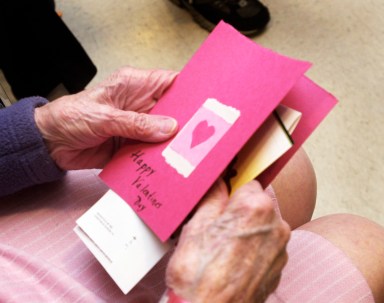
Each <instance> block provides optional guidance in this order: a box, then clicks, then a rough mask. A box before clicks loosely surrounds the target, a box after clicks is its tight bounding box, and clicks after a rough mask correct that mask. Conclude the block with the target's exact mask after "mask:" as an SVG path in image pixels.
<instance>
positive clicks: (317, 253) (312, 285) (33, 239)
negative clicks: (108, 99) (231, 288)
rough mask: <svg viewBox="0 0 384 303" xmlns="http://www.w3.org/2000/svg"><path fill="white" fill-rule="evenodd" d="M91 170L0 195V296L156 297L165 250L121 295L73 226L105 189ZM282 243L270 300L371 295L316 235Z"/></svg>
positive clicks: (143, 301)
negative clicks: (282, 262) (285, 255)
mask: <svg viewBox="0 0 384 303" xmlns="http://www.w3.org/2000/svg"><path fill="white" fill-rule="evenodd" d="M97 174H98V171H96V170H87V171H76V172H69V173H68V175H67V176H66V177H65V178H64V180H62V181H59V182H55V183H52V184H46V185H42V186H36V187H34V188H32V189H28V190H25V191H23V192H20V193H18V194H15V195H12V196H9V197H6V198H0V302H138V303H150V302H158V300H159V298H160V297H161V295H162V294H163V292H164V290H165V285H164V269H165V266H166V263H167V260H168V257H169V256H166V257H165V258H164V259H163V260H162V261H161V262H160V263H159V264H157V265H156V267H155V268H154V269H153V270H152V271H151V272H150V273H149V274H148V275H147V276H146V277H145V278H144V279H143V281H142V282H141V283H140V284H139V285H137V286H136V287H135V288H134V290H133V291H131V292H130V293H129V294H128V295H127V296H124V295H123V294H122V293H121V292H120V290H119V289H118V287H117V286H116V285H115V284H114V282H113V281H112V279H111V278H110V277H109V276H108V274H107V273H106V272H105V271H104V270H103V268H102V267H101V266H100V265H99V263H98V262H97V261H96V259H95V258H94V257H93V256H92V255H91V253H90V252H89V251H88V250H87V248H86V247H85V246H84V245H83V244H82V242H81V241H80V240H79V239H78V237H77V236H76V235H75V233H74V232H73V227H74V226H75V221H76V219H77V218H78V217H79V216H81V214H82V213H84V212H85V211H86V210H87V209H88V208H89V207H90V206H91V205H93V204H94V203H95V202H96V201H97V200H98V199H99V198H100V197H101V196H102V195H103V194H104V193H105V192H106V190H107V188H106V187H105V185H104V184H103V183H102V182H101V181H100V180H99V179H98V177H97ZM320 247H321V249H319V248H320ZM288 249H289V255H290V259H289V263H288V265H287V267H286V269H285V270H284V273H283V277H282V283H281V284H280V286H279V288H278V290H277V292H276V293H275V294H274V295H273V296H271V297H270V298H269V301H268V302H269V303H270V302H322V303H323V302H373V299H372V295H371V293H370V290H369V288H368V287H367V285H366V282H365V280H364V278H363V277H362V276H361V274H360V273H359V272H358V271H357V270H356V269H355V268H354V267H353V265H352V264H351V263H350V262H349V260H348V259H347V258H346V257H345V256H344V255H343V254H342V253H341V252H340V251H338V250H337V249H336V248H335V247H334V246H332V245H331V244H330V243H328V242H327V241H325V240H324V239H322V238H321V237H318V236H316V235H314V234H312V233H308V232H302V231H296V232H294V233H293V237H292V240H291V241H290V244H289V247H288ZM330 252H332V253H331V254H330ZM319 266H320V267H319ZM324 268H327V273H325V272H324V271H322V270H321V269H324ZM304 289H305V291H304ZM335 289H336V291H335Z"/></svg>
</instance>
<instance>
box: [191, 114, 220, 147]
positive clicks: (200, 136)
mask: <svg viewBox="0 0 384 303" xmlns="http://www.w3.org/2000/svg"><path fill="white" fill-rule="evenodd" d="M214 133H215V127H214V126H212V125H211V126H209V125H208V122H207V120H204V121H201V122H200V123H199V124H197V125H196V127H195V129H194V130H193V132H192V142H191V148H194V147H195V146H197V145H199V144H201V143H203V142H205V141H207V140H208V139H209V138H210V137H212V136H213V134H214Z"/></svg>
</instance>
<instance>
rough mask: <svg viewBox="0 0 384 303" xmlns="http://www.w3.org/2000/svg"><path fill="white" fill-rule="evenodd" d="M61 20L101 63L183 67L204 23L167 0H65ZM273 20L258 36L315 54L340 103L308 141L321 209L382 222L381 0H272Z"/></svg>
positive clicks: (317, 76) (103, 71) (287, 49)
mask: <svg viewBox="0 0 384 303" xmlns="http://www.w3.org/2000/svg"><path fill="white" fill-rule="evenodd" d="M56 3H57V8H58V9H59V10H61V11H62V12H63V20H64V21H65V23H66V24H67V26H68V27H69V28H70V29H71V30H72V31H73V33H74V34H75V35H76V36H77V38H78V39H79V40H80V41H81V43H82V44H83V46H84V48H85V49H86V51H87V52H88V54H89V55H90V57H91V58H92V59H93V61H94V62H95V64H96V65H97V67H98V70H99V72H98V74H97V76H96V78H95V79H94V81H93V83H95V82H97V81H99V80H101V79H103V78H104V77H105V76H106V75H108V74H109V73H110V72H112V71H113V70H115V69H116V68H118V67H120V66H121V65H125V64H129V65H133V66H137V67H144V68H167V69H176V70H179V69H181V68H182V67H183V66H184V64H185V63H186V62H187V61H188V59H189V58H190V57H191V56H192V54H193V53H194V51H195V50H196V49H197V48H198V47H199V45H200V44H201V43H202V41H203V40H204V39H205V38H206V37H207V32H206V31H204V30H203V29H201V28H200V27H199V26H198V25H196V24H195V23H194V22H193V21H192V19H191V17H190V16H189V15H188V13H186V12H185V11H183V10H181V9H179V8H178V7H176V6H174V5H173V4H171V3H170V2H169V1H168V0H140V1H139V0H131V1H126V0H115V1H102V0H82V1H75V0H65V1H64V0H60V1H56ZM264 3H265V4H266V5H267V6H268V7H269V8H270V11H271V15H272V21H271V23H270V26H269V28H268V30H267V31H266V32H265V33H263V34H262V35H261V36H259V37H256V38H254V39H253V40H254V41H255V42H257V43H260V44H261V45H263V46H265V47H268V48H271V49H273V50H275V51H278V52H280V53H283V54H286V55H288V56H291V57H295V58H298V59H303V60H308V61H311V62H313V67H312V69H311V70H310V71H309V72H308V74H307V75H308V76H309V77H310V78H312V79H313V80H314V81H316V82H317V83H318V84H320V85H321V86H323V87H324V88H326V89H327V90H329V91H330V92H332V93H333V94H334V95H335V96H336V97H337V98H338V99H339V100H340V104H339V105H338V106H337V108H336V109H335V110H334V111H333V112H332V113H331V115H330V116H329V117H328V118H327V119H326V120H325V121H324V122H323V124H322V125H321V127H320V128H319V129H318V130H317V131H316V132H315V133H314V134H313V136H312V137H311V138H310V139H309V141H308V142H307V143H306V144H305V148H306V150H307V152H308V153H309V155H310V158H311V159H312V161H313V163H314V166H315V170H316V172H317V176H318V205H317V210H316V213H315V216H316V217H317V216H321V215H325V214H328V213H335V212H349V213H355V214H360V215H363V216H366V217H368V218H371V219H372V220H375V221H376V222H379V223H381V224H384V203H383V202H382V199H383V198H384V184H383V183H384V135H383V134H382V122H383V121H384V120H383V118H382V117H383V115H384V106H383V104H384V103H383V101H384V90H383V83H384V2H383V1H381V0H367V1H358V0H339V1H332V0H323V1H315V0H309V1H301V0H289V1H277V0H265V1H264Z"/></svg>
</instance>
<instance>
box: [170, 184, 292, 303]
mask: <svg viewBox="0 0 384 303" xmlns="http://www.w3.org/2000/svg"><path fill="white" fill-rule="evenodd" d="M289 235H290V228H289V226H288V224H286V223H285V222H284V221H282V220H281V219H280V218H278V217H277V216H276V214H275V211H274V209H273V205H272V200H271V199H270V197H269V196H268V195H267V194H266V193H264V191H263V189H262V188H261V186H260V184H259V183H258V182H256V181H252V182H251V183H248V184H246V185H245V186H243V187H242V188H240V189H239V190H237V191H236V192H235V193H234V195H233V196H232V197H231V198H228V194H227V190H226V187H225V185H224V183H223V182H218V183H217V184H215V185H214V187H213V188H212V189H211V190H210V192H209V193H208V194H207V196H206V197H205V199H204V200H203V201H202V205H201V206H200V207H199V209H198V210H197V212H196V214H195V215H194V216H193V218H192V219H191V220H190V221H189V222H188V224H186V225H185V226H184V228H183V231H182V233H181V236H180V240H179V243H178V245H177V247H176V250H175V253H174V254H173V256H172V257H171V260H170V262H169V264H168V267H167V272H166V282H167V285H168V287H169V288H172V289H173V291H174V292H175V293H176V294H177V295H179V296H180V297H182V298H184V299H185V300H187V301H190V302H193V303H200V302H220V303H227V302H228V303H229V302H246V303H248V302H252V303H255V302H264V300H265V299H266V298H267V296H268V295H269V294H270V293H271V292H273V291H274V290H275V288H276V287H277V285H278V283H279V280H280V274H281V270H282V269H283V267H284V265H285V263H286V261H287V254H286V251H285V246H286V243H287V242H288V239H289Z"/></svg>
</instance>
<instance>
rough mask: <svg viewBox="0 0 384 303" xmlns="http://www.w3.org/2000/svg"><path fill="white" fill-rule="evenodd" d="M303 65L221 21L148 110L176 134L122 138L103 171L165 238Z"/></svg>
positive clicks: (285, 91) (299, 74) (299, 75)
mask: <svg viewBox="0 0 384 303" xmlns="http://www.w3.org/2000/svg"><path fill="white" fill-rule="evenodd" d="M309 66H310V64H309V63H307V62H303V61H298V60H294V59H290V58H287V57H285V56H282V55H279V54H277V53H275V52H273V51H271V50H268V49H265V48H263V47H261V46H258V45H257V44H255V43H254V42H253V41H251V40H249V39H248V38H246V37H244V36H243V35H241V34H240V33H238V32H237V31H236V30H234V29H233V28H232V27H231V26H229V25H227V24H225V23H224V22H221V23H220V24H219V25H218V26H217V27H216V29H215V30H214V31H213V32H212V33H211V34H210V35H209V37H208V38H207V40H206V41H205V42H204V43H203V44H202V46H201V47H200V48H199V50H198V51H197V52H196V53H195V55H194V56H193V57H192V59H191V60H190V61H189V62H188V64H187V65H186V66H185V68H184V69H183V70H182V71H181V72H180V74H179V76H178V77H177V79H176V80H175V82H174V84H173V85H172V86H171V88H170V89H169V90H168V91H167V93H166V94H165V95H164V96H163V97H162V98H161V100H160V101H159V102H158V104H157V105H156V107H155V108H154V109H153V110H152V112H151V113H153V114H161V115H168V116H172V117H174V118H176V119H177V121H178V123H179V133H178V134H177V135H176V136H175V137H174V138H173V139H171V140H169V141H167V142H164V143H161V144H148V143H137V144H129V145H126V146H125V147H123V148H122V149H121V150H120V151H119V152H118V153H117V154H116V156H115V157H114V159H113V160H112V161H111V162H110V163H109V164H108V165H107V166H106V167H105V169H104V170H103V172H102V173H101V178H102V179H103V180H104V181H105V182H106V183H107V184H108V185H109V187H110V188H111V189H112V190H113V191H115V192H116V193H117V194H118V195H119V196H120V197H122V198H123V199H124V200H125V201H126V203H128V204H129V205H130V206H131V207H132V208H133V209H134V210H135V212H136V213H137V214H138V215H139V216H140V217H141V219H142V220H143V221H144V222H145V223H146V224H147V225H148V226H149V227H150V228H151V229H152V230H153V232H154V233H155V234H156V235H157V236H158V237H159V238H160V239H161V240H162V241H165V240H167V239H168V238H169V237H170V236H171V234H172V233H173V232H174V231H175V230H176V228H177V227H178V226H179V225H180V224H181V223H182V222H183V220H184V219H185V217H186V216H187V215H188V214H189V213H190V211H191V210H192V209H193V208H194V207H195V205H196V204H197V203H198V202H199V200H200V199H201V198H202V196H203V195H204V194H205V193H206V192H207V190H208V189H209V187H210V186H211V185H212V184H213V183H214V181H215V180H216V179H217V178H218V177H219V176H220V174H221V173H222V172H223V171H224V169H225V167H226V166H227V165H228V163H229V162H230V161H231V160H232V159H233V157H234V156H235V155H236V154H237V152H238V151H239V150H240V149H241V147H242V146H243V145H244V144H245V143H246V142H247V140H248V139H249V138H250V137H251V135H252V134H253V133H254V132H255V131H256V130H257V129H258V128H259V127H260V125H261V124H262V123H263V122H264V121H265V119H266V118H267V117H268V116H269V115H270V113H271V112H272V111H273V110H274V109H275V108H276V107H277V105H278V104H279V103H280V102H281V100H283V98H284V97H285V96H286V95H287V94H288V92H289V91H290V90H291V89H292V88H293V87H294V86H295V84H296V83H297V82H298V81H299V79H300V78H302V77H303V74H304V72H305V71H306V70H307V69H308V68H309Z"/></svg>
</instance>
